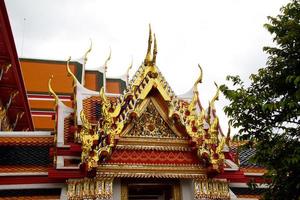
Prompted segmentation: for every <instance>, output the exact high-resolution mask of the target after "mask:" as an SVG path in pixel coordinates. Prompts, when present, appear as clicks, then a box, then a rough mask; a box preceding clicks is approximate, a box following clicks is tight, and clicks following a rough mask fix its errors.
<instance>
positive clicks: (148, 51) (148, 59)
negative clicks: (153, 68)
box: [144, 24, 152, 65]
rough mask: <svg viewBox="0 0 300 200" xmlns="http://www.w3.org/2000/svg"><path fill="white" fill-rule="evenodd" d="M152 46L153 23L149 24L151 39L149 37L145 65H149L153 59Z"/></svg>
mask: <svg viewBox="0 0 300 200" xmlns="http://www.w3.org/2000/svg"><path fill="white" fill-rule="evenodd" d="M151 47H152V31H151V24H149V39H148V49H147V54H146V57H145V61H144V64H145V65H148V64H149V63H150V62H151V60H152V56H151Z"/></svg>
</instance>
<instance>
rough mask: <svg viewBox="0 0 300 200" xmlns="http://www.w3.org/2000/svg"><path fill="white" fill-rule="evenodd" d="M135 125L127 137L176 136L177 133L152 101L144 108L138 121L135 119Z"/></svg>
mask: <svg viewBox="0 0 300 200" xmlns="http://www.w3.org/2000/svg"><path fill="white" fill-rule="evenodd" d="M133 123H134V126H133V128H132V129H131V131H130V132H129V133H127V135H126V136H127V137H128V136H129V137H130V136H132V137H151V138H156V137H159V138H164V137H166V138H176V137H177V135H176V134H174V133H173V131H172V130H171V129H170V128H169V126H168V124H167V123H166V122H165V121H164V119H163V118H162V117H161V116H160V114H159V113H158V111H157V109H156V107H155V106H154V105H153V103H152V101H150V102H149V104H148V106H147V107H146V109H145V110H144V112H143V114H142V115H141V116H140V117H139V119H138V120H137V121H133Z"/></svg>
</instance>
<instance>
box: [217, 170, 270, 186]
mask: <svg viewBox="0 0 300 200" xmlns="http://www.w3.org/2000/svg"><path fill="white" fill-rule="evenodd" d="M215 178H219V179H227V180H229V182H237V183H248V182H249V181H252V180H253V181H254V182H256V183H266V179H265V178H263V177H262V176H245V175H244V172H242V171H235V172H223V173H222V174H219V175H218V176H216V177H215Z"/></svg>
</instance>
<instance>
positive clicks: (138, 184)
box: [122, 179, 179, 200]
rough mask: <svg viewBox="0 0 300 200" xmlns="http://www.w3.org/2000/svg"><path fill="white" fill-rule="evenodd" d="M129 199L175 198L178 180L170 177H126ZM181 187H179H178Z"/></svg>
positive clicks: (167, 199) (168, 199) (153, 199)
mask: <svg viewBox="0 0 300 200" xmlns="http://www.w3.org/2000/svg"><path fill="white" fill-rule="evenodd" d="M122 183H123V184H126V185H127V194H128V200H175V199H178V197H177V198H176V197H175V194H176V193H175V192H174V189H175V185H177V186H178V185H179V182H178V180H174V179H173V180H168V179H125V180H123V181H122ZM178 188H179V187H178Z"/></svg>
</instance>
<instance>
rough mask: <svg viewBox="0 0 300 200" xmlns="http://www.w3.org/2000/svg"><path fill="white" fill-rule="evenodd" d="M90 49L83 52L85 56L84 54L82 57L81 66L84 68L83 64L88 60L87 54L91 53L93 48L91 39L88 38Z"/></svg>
mask: <svg viewBox="0 0 300 200" xmlns="http://www.w3.org/2000/svg"><path fill="white" fill-rule="evenodd" d="M90 42H91V43H90V47H89V49H88V50H87V51H86V52H85V54H84V56H83V65H84V66H85V64H86V62H87V60H88V58H87V56H88V54H89V53H90V52H91V51H92V47H93V42H92V39H91V38H90Z"/></svg>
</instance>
